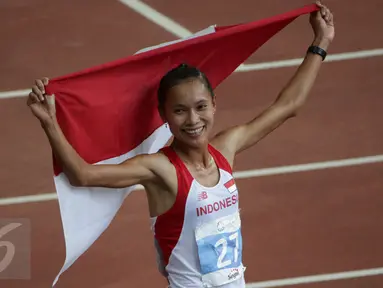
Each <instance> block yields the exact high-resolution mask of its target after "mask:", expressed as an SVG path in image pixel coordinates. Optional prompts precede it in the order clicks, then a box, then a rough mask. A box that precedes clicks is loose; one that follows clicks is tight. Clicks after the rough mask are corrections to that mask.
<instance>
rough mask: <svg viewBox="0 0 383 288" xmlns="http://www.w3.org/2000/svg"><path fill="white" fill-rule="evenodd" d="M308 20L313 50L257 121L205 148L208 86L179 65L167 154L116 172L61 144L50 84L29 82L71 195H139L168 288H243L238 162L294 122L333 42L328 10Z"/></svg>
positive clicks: (165, 113) (163, 108)
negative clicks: (92, 190)
mask: <svg viewBox="0 0 383 288" xmlns="http://www.w3.org/2000/svg"><path fill="white" fill-rule="evenodd" d="M317 4H318V6H319V7H320V11H318V12H315V13H312V14H311V15H310V24H311V26H312V28H313V32H314V41H313V42H312V43H311V45H310V46H309V47H310V48H309V49H308V51H307V53H306V55H305V58H304V61H303V62H302V64H301V65H300V67H299V68H298V69H297V71H296V73H295V75H294V76H293V77H292V79H291V80H290V81H289V82H288V84H287V85H286V86H285V87H284V88H283V89H282V91H281V92H280V93H279V95H278V97H277V98H276V100H275V101H274V102H273V104H272V105H271V106H269V107H268V108H267V109H266V110H265V111H263V112H262V113H261V114H260V115H258V116H257V117H255V118H254V119H252V120H251V121H249V122H248V123H245V124H243V125H238V126H235V127H231V128H229V129H227V130H225V131H222V132H221V133H219V134H217V135H216V136H214V137H213V138H212V139H210V137H209V135H210V133H211V131H212V127H213V123H214V113H215V110H216V99H215V96H214V94H213V91H212V88H211V87H210V84H209V80H208V79H207V78H206V76H205V75H204V74H203V73H202V72H200V71H199V70H198V69H196V68H194V67H189V66H187V65H180V66H178V67H177V68H174V69H173V70H171V71H170V72H168V73H167V74H166V75H165V76H164V77H163V78H162V80H161V82H160V86H159V89H158V109H159V113H160V115H161V117H162V118H163V120H164V122H165V123H168V125H169V129H170V130H171V132H172V133H173V136H174V139H173V141H172V143H171V144H170V146H167V147H165V148H163V149H161V150H160V151H159V152H158V153H154V154H149V155H139V156H136V157H134V158H131V159H129V160H126V161H125V162H123V163H121V164H118V165H91V164H88V163H86V162H85V161H84V160H83V159H82V158H81V157H80V156H79V155H78V154H77V153H76V151H75V150H74V149H73V148H72V146H71V145H70V144H69V143H68V142H67V140H66V138H65V136H64V135H63V133H62V131H61V129H60V127H59V125H58V123H57V120H56V115H55V103H54V96H50V95H46V94H45V89H44V86H45V85H47V84H48V81H49V79H47V78H42V79H38V80H36V81H35V85H34V86H33V87H32V92H31V93H30V94H29V98H28V101H27V103H28V105H29V107H30V109H31V110H32V113H33V114H34V115H35V116H36V117H37V118H38V120H39V121H40V122H41V125H42V127H43V129H44V131H45V133H46V135H47V137H48V139H49V142H50V145H51V147H52V149H53V152H54V155H55V157H56V158H57V160H58V161H59V162H60V164H61V166H62V167H63V171H64V173H65V174H66V176H67V178H68V179H69V181H70V183H71V184H72V185H74V186H88V187H90V186H93V187H94V186H97V187H109V188H122V187H127V186H131V185H135V184H141V185H143V186H144V188H145V191H146V195H147V199H148V205H149V211H150V216H151V220H152V229H153V232H154V238H155V246H156V249H157V253H158V261H159V267H160V271H161V272H162V274H163V275H164V276H165V277H166V278H167V280H168V283H169V286H170V287H172V288H173V287H189V288H194V287H195V288H197V287H198V288H200V287H217V286H219V287H225V288H227V287H235V288H238V287H245V280H244V270H245V268H244V266H243V264H242V237H241V221H240V216H239V209H238V191H237V188H236V185H235V181H234V179H233V176H232V167H233V161H234V158H235V155H236V154H237V153H239V152H240V151H243V150H245V149H247V148H249V147H251V146H253V145H254V144H256V143H257V142H258V141H259V140H260V139H262V138H263V137H265V136H266V135H267V134H269V133H270V132H271V131H273V130H274V129H276V128H277V127H278V126H280V125H281V124H282V123H284V122H285V121H286V120H287V119H289V118H291V117H293V116H295V115H297V112H298V110H299V109H300V108H301V107H302V105H303V104H304V103H305V102H306V99H307V97H308V95H309V92H310V90H311V88H312V86H313V84H314V81H315V79H316V77H317V75H318V72H319V69H320V67H321V64H322V61H323V59H324V57H325V54H326V51H327V49H328V47H329V45H330V43H331V42H332V40H333V38H334V35H335V32H334V25H333V15H332V13H331V12H330V10H329V9H328V8H327V7H325V6H324V5H322V4H321V3H317Z"/></svg>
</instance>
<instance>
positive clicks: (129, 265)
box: [0, 0, 383, 288]
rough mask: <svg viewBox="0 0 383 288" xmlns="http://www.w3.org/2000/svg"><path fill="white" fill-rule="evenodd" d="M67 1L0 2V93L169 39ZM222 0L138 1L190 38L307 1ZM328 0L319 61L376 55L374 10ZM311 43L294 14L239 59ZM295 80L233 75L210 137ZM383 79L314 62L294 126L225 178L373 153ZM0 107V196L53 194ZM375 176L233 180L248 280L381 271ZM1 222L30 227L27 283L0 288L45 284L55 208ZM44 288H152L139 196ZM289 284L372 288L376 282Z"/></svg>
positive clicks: (356, 66)
mask: <svg viewBox="0 0 383 288" xmlns="http://www.w3.org/2000/svg"><path fill="white" fill-rule="evenodd" d="M77 2H78V3H77ZM77 2H74V1H59V0H56V1H48V2H47V1H42V0H34V1H32V0H30V1H21V0H18V1H16V0H6V1H2V3H1V4H0V8H1V9H0V19H2V20H1V21H2V25H0V34H1V35H2V37H1V38H2V44H1V45H0V55H1V56H0V57H1V58H0V59H1V61H0V62H1V66H0V75H1V81H0V91H6V90H12V89H25V88H29V87H30V86H31V85H32V83H33V80H34V79H35V78H38V77H41V76H48V77H54V76H58V75H63V74H66V73H69V72H73V71H76V70H79V69H82V68H86V67H89V66H93V65H97V64H100V63H103V62H107V61H110V60H115V59H118V58H120V57H124V56H126V55H129V54H132V53H134V52H135V51H137V50H138V49H140V48H142V47H146V46H149V45H153V44H157V43H159V42H164V41H169V40H173V39H175V37H174V36H173V35H171V34H169V33H168V32H166V31H164V30H163V29H162V28H160V27H158V26H156V25H155V24H152V23H151V22H149V21H147V20H146V19H145V18H143V17H141V16H140V15H138V14H136V13H135V12H133V11H131V10H130V9H129V8H127V7H126V6H124V5H123V4H120V3H119V2H117V1H106V0H104V1H101V0H97V1H96V0H93V1H91V2H89V1H88V2H87V1H85V2H84V1H83V2H82V3H80V2H79V1H77ZM181 2H182V3H181ZM224 2H225V4H222V1H218V0H214V1H202V0H198V1H196V0H195V1H189V2H187V1H175V0H166V1H160V0H150V1H147V2H146V3H148V4H150V5H151V6H152V7H154V8H155V9H157V10H159V11H161V12H162V13H164V14H165V15H167V16H169V17H171V18H173V19H174V20H175V21H177V22H179V23H181V24H182V25H183V26H185V27H187V28H188V29H189V30H191V31H197V30H199V29H202V28H205V27H206V26H208V25H211V24H219V25H226V24H234V23H238V22H246V21H252V20H255V19H260V18H264V17H268V16H272V15H275V14H277V13H281V12H285V11H287V10H290V9H294V8H297V7H299V6H301V5H304V4H308V3H309V2H308V1H303V0H301V1H298V0H294V1H283V0H274V1H262V2H261V1H253V0H247V1H241V2H240V3H241V4H240V5H239V4H238V3H237V2H235V1H224ZM266 2H267V3H269V4H270V5H271V6H269V8H265V5H266ZM340 2H341V1H335V0H332V1H330V0H328V1H326V3H327V4H328V5H329V6H330V7H331V8H332V9H333V11H334V13H335V17H336V28H337V37H336V41H335V42H334V44H333V46H332V47H331V51H329V52H330V53H338V52H348V51H356V50H365V49H373V48H382V44H383V34H382V33H381V31H380V30H381V29H380V27H381V20H380V14H381V12H380V11H381V10H382V9H383V4H382V3H383V2H382V1H380V0H366V1H363V2H355V3H354V4H353V6H352V5H348V6H347V5H346V4H344V3H345V2H344V1H343V3H340ZM362 12H364V13H362ZM3 23H4V24H3ZM311 37H312V35H311V30H310V27H309V25H308V22H307V17H302V18H300V19H298V20H296V21H295V22H293V23H292V24H291V25H290V26H288V27H287V28H285V29H284V30H283V31H282V32H281V33H279V34H278V35H277V36H276V37H274V38H273V39H271V40H270V41H269V42H268V43H267V44H266V45H264V46H263V47H262V48H261V49H260V50H259V51H258V52H257V53H256V54H255V55H254V56H252V57H251V58H250V59H249V61H248V62H249V63H254V62H263V61H269V60H278V59H289V58H295V57H302V56H303V55H304V51H305V49H306V48H307V45H308V44H310V41H311ZM295 69H296V68H283V69H273V70H266V71H258V72H247V73H235V74H233V75H232V76H231V77H230V78H229V79H228V80H227V81H226V82H225V83H223V84H222V85H221V86H220V87H219V88H218V89H217V94H218V95H219V102H218V105H219V106H218V108H219V112H218V115H217V120H216V122H217V130H219V129H221V128H224V127H227V126H229V125H233V124H236V123H240V122H242V121H246V120H248V119H250V118H251V117H253V116H255V115H256V114H257V113H258V112H260V111H261V110H262V109H263V108H264V107H265V106H266V105H267V104H268V103H270V102H271V101H272V100H274V98H275V97H276V94H277V93H278V91H279V89H281V88H282V86H283V85H284V84H285V83H286V81H287V80H288V79H289V77H291V75H292V73H293V72H294V70H295ZM382 74H383V59H382V58H379V57H377V58H370V59H368V60H367V59H365V60H363V59H361V60H350V61H343V62H334V63H327V64H325V65H324V66H323V69H322V71H321V74H320V76H319V77H318V80H317V82H316V85H315V87H314V89H313V93H312V94H311V98H310V101H309V103H308V104H307V106H306V107H305V109H304V110H303V112H302V113H301V114H300V115H299V117H297V118H296V119H294V120H291V121H289V122H288V123H287V124H285V125H284V126H283V127H281V128H280V129H278V130H277V131H275V132H274V133H273V134H271V135H270V136H269V137H268V138H266V139H265V140H263V141H262V142H261V143H259V145H257V146H256V147H254V148H252V149H250V150H249V151H246V152H244V153H243V154H241V155H240V156H239V157H238V160H237V164H236V170H245V169H255V168H263V167H273V166H280V165H289V164H298V163H307V162H316V161H327V160H335V159H342V158H349V157H362V156H369V155H377V154H383V137H382V133H381V130H382V129H381V128H380V127H379V124H381V123H383V114H382V113H381V109H382V107H383V98H382V91H383V81H382V77H381V75H382ZM233 96H235V97H233ZM0 103H1V105H0V115H1V120H2V121H0V135H3V136H2V139H1V141H0V159H1V166H0V183H1V186H0V197H2V198H3V197H15V196H21V195H32V194H40V193H51V192H53V191H54V185H53V178H52V167H51V155H50V149H49V146H48V143H47V141H46V138H45V136H44V135H43V133H42V131H41V128H40V126H39V124H38V123H37V122H36V121H35V120H34V119H33V117H32V116H31V114H30V113H29V111H28V109H27V107H26V106H25V99H24V98H18V99H6V100H4V99H3V100H0ZM382 176H383V164H373V165H363V166H355V167H347V168H339V169H329V170H321V171H313V172H304V173H295V174H286V175H279V176H268V177H261V178H253V179H246V180H238V186H239V189H240V191H241V193H240V195H241V202H240V203H241V208H242V213H243V225H244V231H243V233H244V244H245V252H244V253H245V254H244V261H245V264H246V265H247V267H248V269H247V273H246V275H247V276H246V278H247V282H255V281H263V280H272V279H279V278H290V277H298V276H305V275H312V274H321V273H334V272H341V271H348V270H354V269H355V270H357V269H367V268H375V267H383V257H382V255H383V248H382V247H383V246H382V245H381V243H383V233H381V231H383V209H382V207H383V194H382V192H383V177H382ZM0 217H3V218H4V217H11V218H14V217H26V218H29V219H31V223H32V263H31V264H32V279H31V280H29V281H20V280H12V281H10V280H7V281H5V280H0V286H1V287H14V288H16V287H33V288H34V287H39V288H40V287H50V285H51V283H52V281H53V279H54V277H55V275H56V273H57V272H58V271H59V269H60V268H61V265H62V264H63V261H64V257H65V252H64V241H63V234H62V226H61V220H60V215H59V209H58V203H57V202H56V201H50V202H41V203H30V204H17V205H10V206H0ZM57 287H58V288H61V287H100V288H120V287H165V281H163V279H161V277H160V276H159V274H158V273H157V270H156V264H155V257H154V249H153V245H152V235H151V232H150V231H149V221H148V212H147V205H146V200H145V197H144V194H143V193H140V192H135V193H133V194H132V195H131V196H130V197H129V198H128V200H127V201H126V203H125V205H124V207H123V208H122V210H121V211H120V213H119V214H118V216H117V217H116V219H115V220H114V221H113V222H112V224H111V226H110V228H109V229H108V230H107V231H106V232H105V233H104V234H103V235H102V236H101V238H100V239H99V240H98V241H97V242H96V243H95V244H94V245H93V246H92V247H91V248H90V249H89V250H88V251H87V252H86V253H85V255H84V256H82V257H81V258H80V259H79V260H78V261H77V262H76V263H75V264H74V265H73V266H72V267H71V268H70V269H69V270H68V271H67V272H65V273H64V274H63V275H62V277H61V280H60V282H59V283H58V285H57ZM291 287H294V286H291ZM299 287H318V288H327V287H335V288H342V287H369V288H371V287H383V277H382V276H377V277H366V278H360V279H353V280H342V281H333V282H323V283H318V284H310V285H301V286H299Z"/></svg>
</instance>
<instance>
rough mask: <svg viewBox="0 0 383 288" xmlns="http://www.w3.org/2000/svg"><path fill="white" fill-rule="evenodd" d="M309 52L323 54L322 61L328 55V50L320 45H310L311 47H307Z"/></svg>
mask: <svg viewBox="0 0 383 288" xmlns="http://www.w3.org/2000/svg"><path fill="white" fill-rule="evenodd" d="M307 52H310V53H313V54H318V55H320V56H322V61H324V59H326V56H327V52H326V51H325V50H324V49H322V48H320V47H318V46H313V45H312V46H310V47H309V49H307Z"/></svg>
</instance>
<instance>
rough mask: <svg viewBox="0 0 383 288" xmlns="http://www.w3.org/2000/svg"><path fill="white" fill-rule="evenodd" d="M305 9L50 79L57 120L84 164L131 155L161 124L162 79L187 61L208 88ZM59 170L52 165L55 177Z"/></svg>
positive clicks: (312, 7) (308, 8) (309, 8)
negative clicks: (159, 98)
mask: <svg viewBox="0 0 383 288" xmlns="http://www.w3.org/2000/svg"><path fill="white" fill-rule="evenodd" d="M317 9H318V8H317V6H316V5H309V6H305V7H303V8H300V9H296V10H293V11H290V12H287V13H284V14H281V15H277V16H274V17H270V18H267V19H263V20H260V21H255V22H251V23H245V24H240V25H233V26H226V27H218V28H217V29H216V32H215V33H212V34H209V35H205V36H201V37H197V38H194V39H189V40H186V41H182V42H179V43H175V44H172V45H169V46H165V47H161V48H158V49H155V50H151V51H147V52H144V53H142V54H137V55H133V56H130V57H127V58H124V59H121V60H118V61H114V62H111V63H107V64H105V65H101V66H98V67H94V68H90V69H86V70H84V71H80V72H76V73H73V74H70V75H67V76H63V77H59V78H56V79H51V81H50V84H49V85H48V87H47V89H46V91H47V93H48V94H55V96H56V110H57V119H58V122H59V124H60V126H61V127H62V130H63V132H64V134H65V136H66V137H67V139H68V141H69V142H70V143H71V145H72V146H73V147H74V149H75V150H76V151H77V152H78V153H79V155H80V156H81V157H83V158H84V160H86V161H88V162H89V163H96V162H99V161H102V160H105V159H109V158H113V157H116V156H119V155H122V154H125V153H127V152H128V151H131V150H132V149H134V148H135V147H137V146H138V145H139V144H140V143H142V141H143V140H144V139H146V138H147V137H148V136H149V135H150V134H151V133H153V131H155V129H157V128H158V127H160V126H161V125H162V124H163V123H162V120H161V118H160V116H159V114H158V111H157V97H156V90H157V87H158V84H159V81H160V79H161V77H162V76H163V75H164V74H165V73H166V72H167V71H168V70H170V69H172V68H174V67H175V66H177V65H179V64H180V63H183V62H186V63H188V64H190V65H194V66H196V67H198V68H199V69H200V70H202V71H203V72H204V73H205V74H206V75H207V77H208V78H209V79H210V81H211V83H212V86H213V88H216V87H217V86H218V85H219V84H220V83H221V82H222V81H223V80H225V79H226V78H227V77H228V76H229V75H230V74H231V73H232V72H233V71H234V70H235V69H236V68H237V67H238V66H239V65H240V64H241V63H243V62H244V61H245V60H246V59H247V58H248V57H249V56H250V55H251V54H252V53H253V52H255V51H256V50H257V49H258V48H259V47H261V46H262V45H263V44H264V43H265V42H267V41H268V40H269V39H270V38H271V37H272V36H273V35H275V34H276V33H278V32H279V31H280V30H281V29H283V28H284V27H285V26H286V25H288V24H289V23H291V22H292V21H293V20H294V19H295V18H297V17H298V16H300V15H302V14H307V13H310V12H312V11H314V10H317ZM60 172H61V169H60V168H59V167H58V165H56V164H55V174H56V175H57V174H59V173H60Z"/></svg>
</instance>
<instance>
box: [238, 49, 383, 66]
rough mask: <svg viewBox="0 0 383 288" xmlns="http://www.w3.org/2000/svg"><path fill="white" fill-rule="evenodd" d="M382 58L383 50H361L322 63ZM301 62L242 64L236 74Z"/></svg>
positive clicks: (296, 64) (335, 56)
mask: <svg viewBox="0 0 383 288" xmlns="http://www.w3.org/2000/svg"><path fill="white" fill-rule="evenodd" d="M378 56H383V49H372V50H363V51H356V52H346V53H338V54H333V55H329V56H327V57H326V60H325V61H324V62H335V61H344V60H353V59H364V58H370V57H378ZM302 61H303V58H296V59H289V60H282V61H272V62H265V63H256V64H243V65H242V66H240V67H238V68H237V69H236V70H235V71H236V72H249V71H257V70H268V69H273V68H274V69H275V68H284V67H293V66H299V65H300V64H301V63H302Z"/></svg>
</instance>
